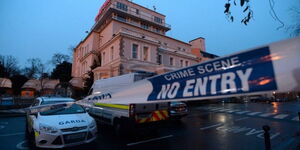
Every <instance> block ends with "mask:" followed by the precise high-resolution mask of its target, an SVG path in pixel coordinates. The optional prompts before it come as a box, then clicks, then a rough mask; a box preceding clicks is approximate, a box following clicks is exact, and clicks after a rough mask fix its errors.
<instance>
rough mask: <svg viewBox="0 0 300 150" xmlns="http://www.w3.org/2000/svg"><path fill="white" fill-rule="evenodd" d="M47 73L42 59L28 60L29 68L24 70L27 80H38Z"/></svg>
mask: <svg viewBox="0 0 300 150" xmlns="http://www.w3.org/2000/svg"><path fill="white" fill-rule="evenodd" d="M45 71H46V67H45V65H44V64H43V63H42V61H41V59H39V58H29V59H27V66H26V67H25V68H24V74H25V75H26V76H27V78H29V79H31V78H35V79H38V78H39V77H41V75H42V73H44V72H45Z"/></svg>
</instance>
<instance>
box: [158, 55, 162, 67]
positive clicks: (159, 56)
mask: <svg viewBox="0 0 300 150" xmlns="http://www.w3.org/2000/svg"><path fill="white" fill-rule="evenodd" d="M157 63H158V64H159V65H160V64H162V55H160V54H158V56H157Z"/></svg>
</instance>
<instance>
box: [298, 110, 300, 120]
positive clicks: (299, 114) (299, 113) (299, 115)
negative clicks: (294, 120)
mask: <svg viewBox="0 0 300 150" xmlns="http://www.w3.org/2000/svg"><path fill="white" fill-rule="evenodd" d="M298 117H299V121H300V112H298Z"/></svg>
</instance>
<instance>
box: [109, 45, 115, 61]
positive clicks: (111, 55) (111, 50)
mask: <svg viewBox="0 0 300 150" xmlns="http://www.w3.org/2000/svg"><path fill="white" fill-rule="evenodd" d="M110 60H111V61H112V60H114V47H113V46H112V47H111V48H110Z"/></svg>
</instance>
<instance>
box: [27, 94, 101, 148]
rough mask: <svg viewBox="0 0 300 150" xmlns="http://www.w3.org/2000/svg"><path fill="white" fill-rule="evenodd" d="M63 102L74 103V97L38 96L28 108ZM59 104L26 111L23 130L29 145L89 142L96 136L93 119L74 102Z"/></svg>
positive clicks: (43, 145)
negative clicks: (24, 128) (43, 108)
mask: <svg viewBox="0 0 300 150" xmlns="http://www.w3.org/2000/svg"><path fill="white" fill-rule="evenodd" d="M66 102H74V99H71V98H61V97H39V98H37V99H35V100H34V102H33V104H32V105H31V106H30V109H32V110H33V109H34V108H36V107H43V106H44V107H45V108H46V107H48V106H49V107H50V106H55V105H58V104H60V103H66ZM58 106H59V105H58ZM63 106H65V107H63ZM63 106H62V105H61V106H59V107H50V109H47V110H46V111H42V112H37V113H32V112H30V111H29V112H28V113H27V115H26V119H27V123H26V133H27V136H28V139H29V141H30V143H31V144H32V145H33V146H36V147H40V148H63V147H68V146H74V145H79V144H84V143H90V142H92V141H93V140H95V139H96V133H97V126H96V122H95V120H94V119H93V118H92V117H91V116H90V115H89V114H88V113H87V112H86V111H85V109H84V108H83V107H82V106H80V105H78V104H75V103H73V104H72V103H71V104H70V105H63Z"/></svg>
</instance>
